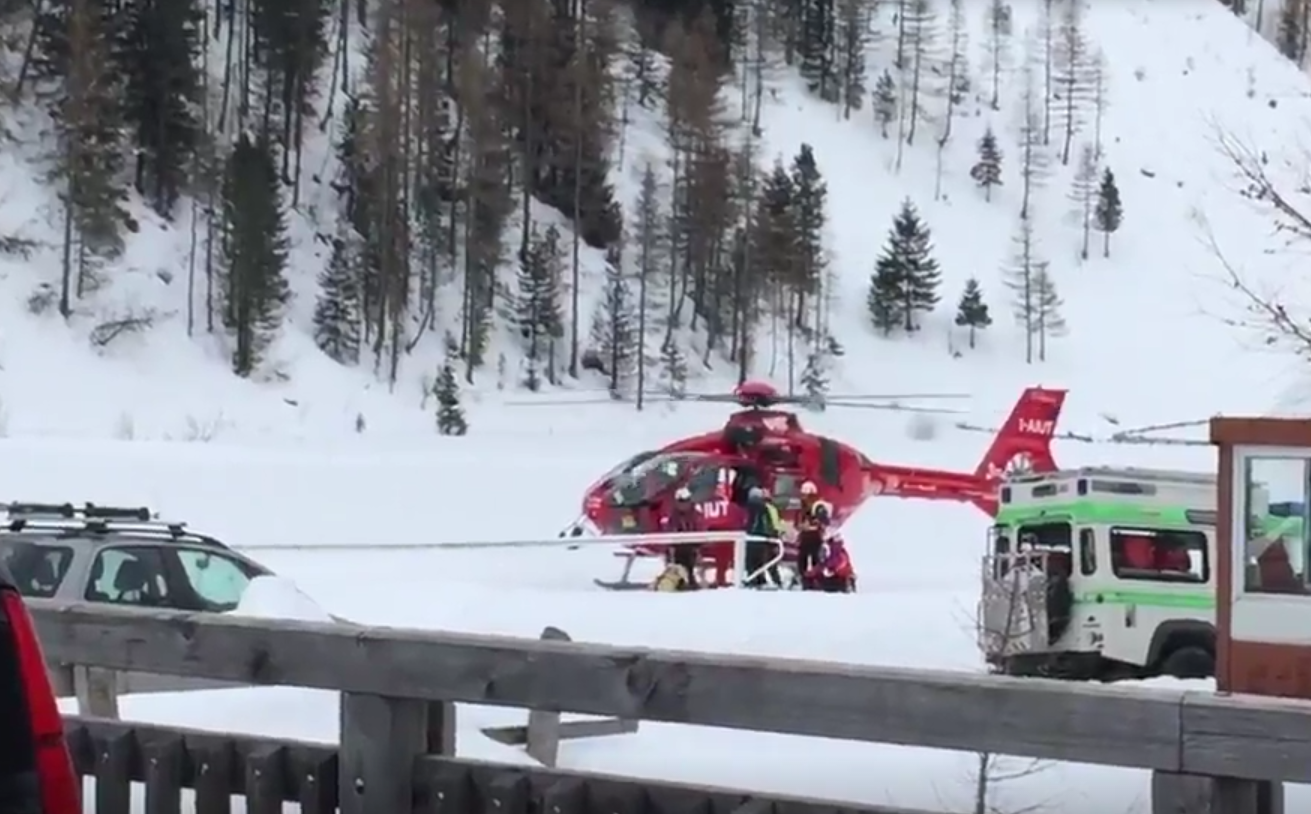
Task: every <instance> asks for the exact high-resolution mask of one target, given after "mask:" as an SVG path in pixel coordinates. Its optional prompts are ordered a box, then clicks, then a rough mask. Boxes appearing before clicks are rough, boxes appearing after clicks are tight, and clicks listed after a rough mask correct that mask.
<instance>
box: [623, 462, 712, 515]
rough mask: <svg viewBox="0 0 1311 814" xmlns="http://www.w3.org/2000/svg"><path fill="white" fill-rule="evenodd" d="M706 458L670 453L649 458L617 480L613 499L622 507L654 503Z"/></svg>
mask: <svg viewBox="0 0 1311 814" xmlns="http://www.w3.org/2000/svg"><path fill="white" fill-rule="evenodd" d="M705 458H706V455H705V454H704V453H699V452H669V453H664V454H661V455H655V456H653V457H651V458H648V459H647V460H645V461H642V462H641V463H639V464H638V465H637V466H635V467H633V468H632V469H630V470H629V471H628V472H625V473H623V474H621V475H619V476H618V477H616V478H615V481H614V491H613V492H612V497H611V499H612V500H613V501H614V503H615V504H616V505H620V506H632V505H636V504H638V503H641V502H642V501H644V500H650V499H652V498H654V497H656V496H658V495H659V494H661V493H662V492H664V491H665V490H666V489H668V488H669V487H670V486H671V485H673V484H674V483H677V482H680V481H682V480H683V478H684V476H685V475H686V474H687V473H689V472H691V471H692V470H693V469H695V468H696V467H697V464H699V463H700V462H701V461H703V460H705Z"/></svg>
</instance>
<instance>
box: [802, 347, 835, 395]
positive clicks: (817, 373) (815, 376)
mask: <svg viewBox="0 0 1311 814" xmlns="http://www.w3.org/2000/svg"><path fill="white" fill-rule="evenodd" d="M828 386H829V381H828V357H827V356H825V354H824V353H823V351H822V350H821V348H820V347H818V346H816V347H815V348H812V349H811V351H810V353H808V354H806V366H805V367H804V368H802V370H801V389H802V390H803V391H804V392H805V394H806V397H807V398H808V399H810V400H811V401H813V402H815V403H817V404H822V403H823V401H824V396H825V395H827V394H828Z"/></svg>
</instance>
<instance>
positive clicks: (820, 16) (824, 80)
mask: <svg viewBox="0 0 1311 814" xmlns="http://www.w3.org/2000/svg"><path fill="white" fill-rule="evenodd" d="M834 4H835V0H807V2H805V3H802V4H800V5H801V30H800V32H799V33H800V37H799V38H798V41H797V50H798V52H800V56H801V64H800V66H798V71H799V72H800V74H801V77H802V78H803V79H805V80H806V87H807V88H808V89H809V90H810V92H811V93H814V94H816V95H817V96H819V98H821V99H823V100H824V101H826V102H836V101H838V100H839V98H840V95H841V87H840V83H839V81H838V72H837V65H836V61H835V59H834V56H835V55H836V53H837V48H836V46H837V19H836V17H837V15H836V13H835V9H834Z"/></svg>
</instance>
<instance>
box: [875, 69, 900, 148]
mask: <svg viewBox="0 0 1311 814" xmlns="http://www.w3.org/2000/svg"><path fill="white" fill-rule="evenodd" d="M872 107H873V108H874V121H876V122H877V123H878V125H879V134H880V135H882V136H883V138H887V137H888V125H890V124H892V123H893V122H894V121H896V120H897V83H896V80H894V79H893V78H892V73H891V72H889V71H887V70H885V71H884V72H883V75H882V76H880V77H879V81H878V82H876V83H875V85H874V99H873V104H872Z"/></svg>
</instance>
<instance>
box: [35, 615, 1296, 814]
mask: <svg viewBox="0 0 1311 814" xmlns="http://www.w3.org/2000/svg"><path fill="white" fill-rule="evenodd" d="M32 604H33V614H34V616H35V618H36V620H37V625H38V629H39V632H40V635H41V639H42V642H43V644H44V647H45V649H46V655H47V657H48V658H49V659H50V660H51V661H52V662H55V663H59V664H76V665H83V666H88V665H89V666H95V667H98V668H102V669H107V670H113V671H131V672H140V673H157V674H165V675H174V676H186V677H190V678H204V679H210V680H218V681H225V682H235V683H241V684H254V685H284V686H299V687H312V688H319V689H328V690H339V691H341V723H342V727H341V742H340V745H339V747H337V748H335V749H334V748H333V747H329V746H323V745H313V744H301V743H291V742H286V741H273V740H268V739H261V738H253V737H246V736H237V735H216V734H213V733H196V732H186V731H182V730H177V729H169V728H159V727H150V726H143V725H138V724H133V723H127V722H118V721H102V720H91V719H80V718H76V717H73V718H70V719H69V724H68V726H69V732H70V737H71V739H72V742H73V745H74V750H75V752H76V753H77V754H78V756H79V757H78V765H79V767H80V768H81V769H82V770H83V771H85V772H87V773H91V774H94V775H95V776H96V778H97V781H98V782H97V784H96V788H97V792H96V808H95V809H94V810H95V811H96V812H98V813H100V814H118V812H121V811H126V809H124V808H122V807H120V803H121V802H122V800H123V796H122V795H123V794H124V792H123V789H124V788H126V783H127V782H128V781H129V779H135V780H143V781H144V782H145V783H146V794H147V797H148V798H150V797H151V795H152V794H153V795H154V797H153V798H152V799H155V800H159V801H162V802H159V803H158V805H159V806H160V807H158V808H155V807H148V809H147V810H149V811H161V812H163V811H170V812H171V811H176V810H177V807H176V806H177V804H176V803H175V802H174V801H175V800H176V799H178V795H179V794H180V791H179V790H180V789H181V788H194V789H195V790H196V811H197V812H200V814H205V812H210V811H220V810H223V811H226V809H223V808H217V807H211V805H212V806H218V805H219V800H220V799H221V798H222V793H221V792H220V791H219V789H220V788H222V789H226V792H227V793H229V794H234V793H244V794H246V796H247V798H248V803H249V809H248V810H249V811H251V812H255V814H258V813H259V812H264V811H277V810H279V809H278V804H279V801H282V800H292V801H299V802H301V804H302V806H303V810H305V811H307V812H317V811H320V810H322V811H330V810H332V808H333V806H334V805H335V806H337V807H339V809H340V811H341V812H342V814H409V812H427V811H433V812H443V814H445V813H446V812H460V813H461V814H462V813H463V812H464V811H467V810H472V809H470V808H468V806H469V805H476V806H477V807H478V808H479V810H487V811H491V810H493V809H495V810H497V812H498V814H500V813H501V812H502V811H505V814H511V812H510V809H511V808H513V809H516V810H517V809H520V808H522V809H523V810H525V811H526V810H528V809H529V808H532V809H533V810H543V811H551V812H552V814H554V812H555V811H557V810H558V811H559V812H560V814H568V812H572V811H579V812H593V811H595V812H598V814H601V812H604V814H638V812H639V811H645V808H644V806H645V805H646V804H645V803H643V802H642V801H643V800H651V801H663V804H667V805H668V806H671V807H670V808H668V809H667V810H671V811H672V810H680V811H681V810H691V809H692V808H695V807H697V806H701V805H706V804H711V803H714V804H715V805H716V808H714V809H712V810H715V811H718V810H721V808H720V807H719V806H728V808H731V809H733V810H739V809H741V808H743V807H744V806H745V808H746V809H747V810H750V811H753V812H754V811H774V810H778V811H784V810H786V811H788V812H797V814H810V813H811V812H814V813H815V814H818V812H819V811H821V810H822V811H825V812H832V811H833V810H834V809H835V805H834V804H833V803H821V802H817V801H813V800H785V799H780V798H773V797H757V796H755V795H751V794H749V793H746V792H734V791H727V790H722V789H705V788H695V787H688V786H679V785H674V784H664V783H652V782H650V781H645V780H643V781H637V780H631V779H627V780H626V779H620V778H605V777H601V776H595V775H590V774H580V773H572V772H561V771H558V770H550V769H547V768H541V769H537V768H529V769H525V768H522V767H510V766H498V765H489V764H483V763H477V762H472V761H466V760H457V759H455V758H454V757H453V755H454V753H455V751H454V746H455V727H454V720H455V708H454V705H455V704H456V703H471V704H486V705H497V706H506V707H519V708H525V709H535V710H548V711H567V712H576V713H584V714H594V715H606V716H614V717H615V718H620V719H624V720H629V721H637V720H644V721H663V722H669V723H681V724H696V725H704V726H716V727H726V728H731V729H739V730H751V731H757V732H772V733H779V734H787V735H802V736H816V737H825V738H835V739H842V740H850V741H863V742H870V743H887V744H898V745H904V746H920V747H931V748H940V749H952V750H962V751H969V752H980V753H991V754H1004V755H1015V756H1025V757H1032V758H1040V759H1050V760H1060V761H1072V762H1079V763H1096V764H1104V765H1110V766H1127V767H1135V768H1142V769H1150V770H1153V771H1154V773H1155V774H1154V777H1153V807H1154V811H1155V812H1156V814H1194V812H1196V813H1197V814H1201V812H1207V814H1276V812H1278V811H1280V808H1279V807H1278V806H1279V805H1280V804H1281V800H1282V783H1283V782H1309V781H1311V704H1308V703H1304V702H1299V701H1284V700H1277V699H1267V698H1250V697H1237V696H1221V695H1217V694H1214V693H1209V692H1185V691H1168V690H1144V689H1137V688H1125V687H1107V686H1100V685H1096V686H1094V685H1083V684H1069V683H1060V682H1053V681H1044V680H1034V679H1013V678H1004V677H997V676H987V675H976V674H968V673H950V672H936V671H921V670H907V669H896V668H883V667H868V666H853V665H842V664H829V663H821V662H811V661H798V660H786V659H762V658H749V657H743V656H721V655H710V654H703V653H687V652H674V651H662V650H647V649H640V648H628V647H614V646H609V645H597V644H581V643H573V642H566V641H538V640H524V639H514V638H508V637H499V636H478V635H464V634H452V633H437V632H428V631H414V630H401V629H389V628H388V629H384V628H367V627H358V626H347V625H331V624H317V623H308V622H292V621H273V620H262V619H243V618H234V617H227V616H205V615H197V614H186V613H177V612H171V611H142V610H126V609H124V610H119V609H106V608H104V607H103V606H90V605H59V604H53V603H48V602H34V603H32ZM334 773H335V774H334ZM926 782H928V780H927V779H926ZM152 788H153V789H154V791H153V792H152V791H151V789H152ZM207 795H208V796H207ZM469 795H474V797H473V798H470V797H469ZM211 798H212V801H213V802H212V803H210V802H204V801H205V800H207V799H211ZM465 798H469V799H475V798H476V801H475V802H470V803H468V804H467V805H466V804H464V803H454V802H451V801H453V800H454V801H458V800H461V799H465ZM330 801H331V802H330ZM479 801H480V802H479ZM542 805H546V806H547V808H545V809H541V808H538V807H539V806H542ZM837 808H840V809H841V810H844V811H853V812H855V811H860V812H871V813H872V812H883V814H888V812H895V811H898V809H890V808H886V807H883V808H880V807H871V806H857V805H845V804H844V805H841V806H837ZM653 810H662V808H660V807H656V808H654V809H653ZM723 810H727V809H723Z"/></svg>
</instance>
